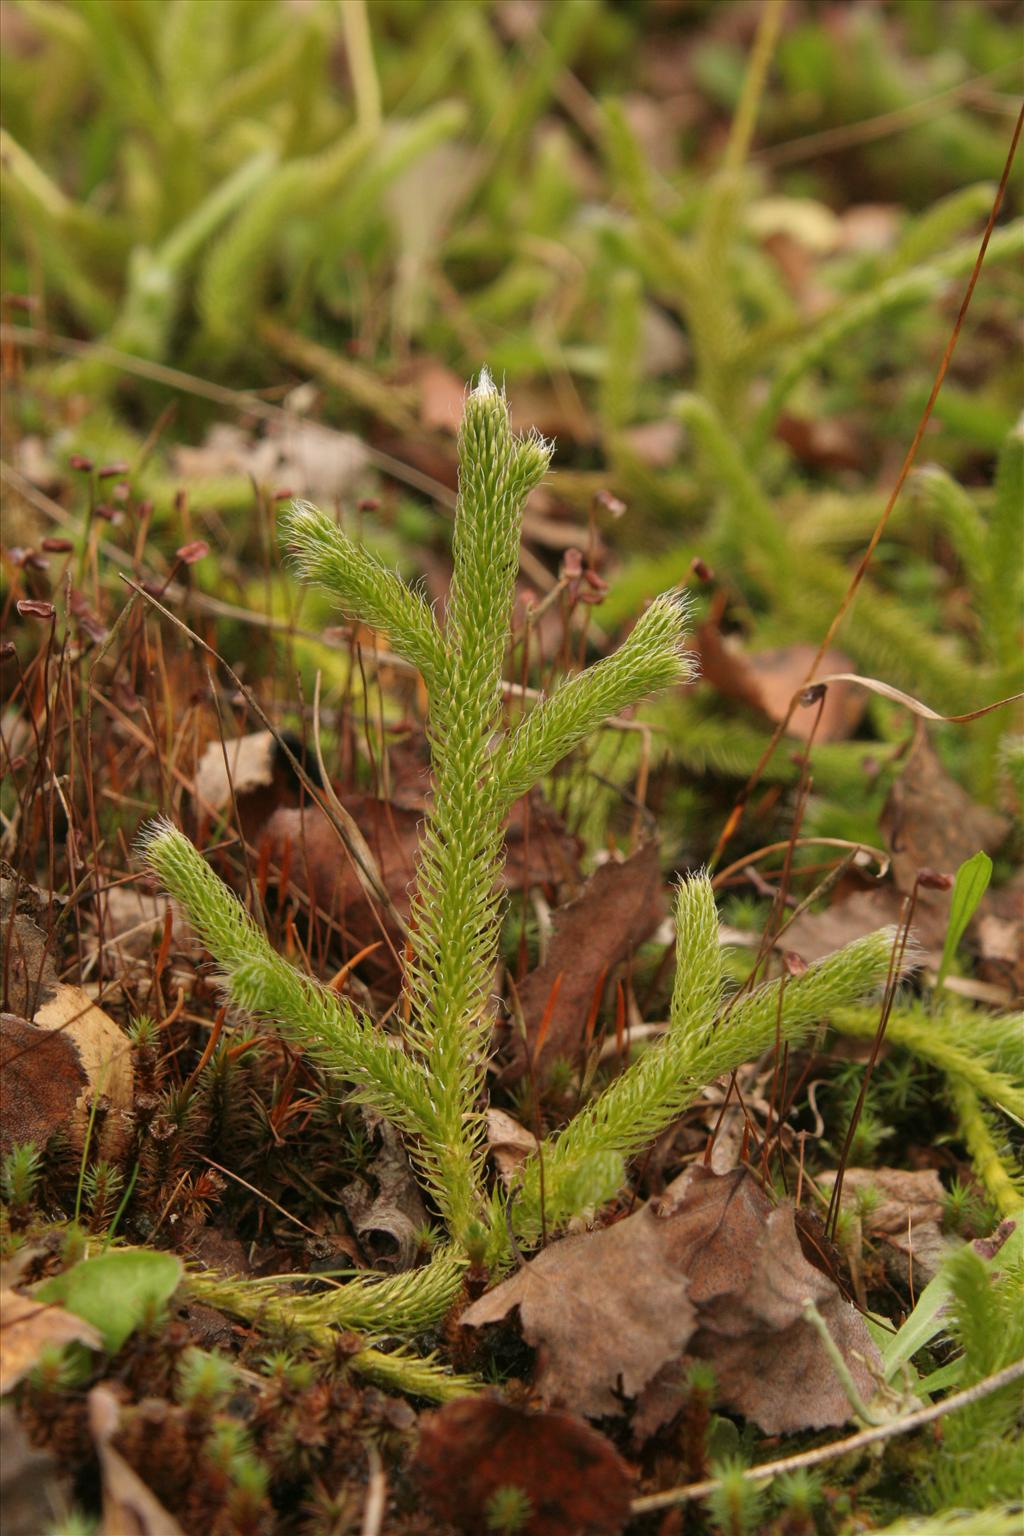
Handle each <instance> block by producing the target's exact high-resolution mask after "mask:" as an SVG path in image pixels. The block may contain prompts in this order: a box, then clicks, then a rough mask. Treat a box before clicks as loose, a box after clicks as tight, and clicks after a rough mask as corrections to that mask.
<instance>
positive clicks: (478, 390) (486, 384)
mask: <svg viewBox="0 0 1024 1536" xmlns="http://www.w3.org/2000/svg"><path fill="white" fill-rule="evenodd" d="M498 392H499V391H498V386H497V384H495V382H494V379H493V378H492V377H491V370H490V369H489V368H488V366H487V364H486V363H484V365H483V367H482V368H481V369H480V377H479V378H478V379H477V381H476V385H475V387H474V388H473V390H472V393H471V398H473V399H478V400H485V399H487V397H488V396H489V395H496V394H498Z"/></svg>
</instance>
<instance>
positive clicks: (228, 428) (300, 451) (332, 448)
mask: <svg viewBox="0 0 1024 1536" xmlns="http://www.w3.org/2000/svg"><path fill="white" fill-rule="evenodd" d="M172 462H173V466H174V470H175V472H176V473H177V474H178V475H180V476H182V478H183V479H185V480H189V481H196V480H198V481H200V482H201V481H203V480H209V479H213V480H221V479H224V478H225V477H229V476H231V475H240V476H244V477H245V478H246V479H251V480H255V481H256V483H257V484H258V485H261V486H265V487H267V488H268V489H269V490H278V489H283V490H288V491H290V492H291V494H292V495H293V496H308V497H309V498H310V500H312V501H320V502H327V503H328V504H330V503H331V502H334V501H336V500H338V498H339V497H342V496H347V495H349V494H350V493H351V491H352V490H353V489H354V487H355V485H356V484H357V482H358V480H359V477H360V476H361V475H362V474H363V472H364V470H365V469H366V466H367V464H368V462H369V455H368V453H367V449H366V445H365V443H363V442H362V441H361V440H360V439H359V438H358V437H355V436H353V434H352V433H350V432H336V431H335V430H334V429H333V428H332V427H325V426H321V425H320V423H319V422H315V421H304V420H303V419H302V418H301V417H298V416H296V417H293V418H291V419H289V420H288V421H281V422H277V421H274V422H271V423H270V424H269V425H268V427H267V429H266V433H265V435H264V436H263V437H254V436H253V435H252V434H251V433H249V432H246V431H244V430H243V429H242V428H241V427H238V426H235V425H233V424H232V423H230V422H217V423H216V424H215V425H214V426H212V427H211V428H210V431H209V433H208V435H207V438H206V442H205V443H204V444H203V446H202V447H200V448H186V447H183V446H182V447H178V448H176V449H175V451H174V454H173V456H172ZM200 489H201V488H200Z"/></svg>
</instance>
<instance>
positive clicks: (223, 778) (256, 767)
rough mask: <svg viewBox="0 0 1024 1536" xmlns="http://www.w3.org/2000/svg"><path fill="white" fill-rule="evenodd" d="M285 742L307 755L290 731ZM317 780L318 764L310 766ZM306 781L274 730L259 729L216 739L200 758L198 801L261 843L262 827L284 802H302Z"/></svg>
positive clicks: (203, 808) (205, 810)
mask: <svg viewBox="0 0 1024 1536" xmlns="http://www.w3.org/2000/svg"><path fill="white" fill-rule="evenodd" d="M283 739H284V741H285V742H286V744H287V746H288V747H289V748H290V750H291V751H292V752H294V753H295V755H296V757H297V758H299V759H300V760H301V759H302V758H303V757H304V755H305V754H304V751H303V747H302V743H301V742H300V741H299V740H298V738H297V737H295V736H293V735H292V734H291V733H290V732H285V734H284V737H283ZM305 767H306V770H307V772H309V773H310V776H311V777H312V779H313V781H314V782H315V783H319V774H318V772H317V770H316V769H315V768H313V769H311V768H310V765H309V764H308V763H307V764H305ZM299 799H300V785H299V781H298V778H297V776H296V773H295V770H294V768H293V767H292V765H291V763H290V762H289V760H288V757H287V755H286V754H285V752H284V751H283V750H282V748H281V746H280V744H279V742H278V741H277V739H276V737H275V736H274V735H273V733H272V732H271V731H253V732H251V733H250V734H249V735H247V736H238V737H235V738H234V740H232V741H228V742H225V743H223V744H222V743H221V742H220V741H219V740H218V741H211V742H210V743H209V745H208V746H207V748H206V750H205V751H204V752H203V755H202V757H201V758H200V759H199V766H198V767H197V769H196V777H195V803H196V805H197V807H198V809H199V810H200V811H201V812H203V813H204V814H205V815H207V816H209V815H210V814H212V813H216V812H220V813H222V814H225V815H227V816H229V817H230V819H231V820H232V821H234V820H235V813H236V812H237V820H238V824H239V826H240V828H241V831H242V834H243V836H245V837H246V838H248V839H249V841H250V842H252V841H255V839H256V838H257V837H258V835H259V833H260V831H261V829H262V828H263V827H264V826H265V825H266V823H267V821H268V820H269V819H270V817H271V816H272V815H273V813H274V811H276V810H278V809H279V808H280V807H281V806H297V805H298V804H299Z"/></svg>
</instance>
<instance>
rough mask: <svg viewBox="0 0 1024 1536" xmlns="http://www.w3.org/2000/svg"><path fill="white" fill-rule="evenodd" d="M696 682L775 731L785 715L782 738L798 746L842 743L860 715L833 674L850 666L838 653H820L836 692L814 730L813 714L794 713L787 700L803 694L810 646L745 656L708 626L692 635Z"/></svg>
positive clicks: (859, 703) (854, 696) (853, 694)
mask: <svg viewBox="0 0 1024 1536" xmlns="http://www.w3.org/2000/svg"><path fill="white" fill-rule="evenodd" d="M695 638H696V642H697V653H698V656H699V658H700V668H701V677H702V679H703V680H704V681H705V682H706V683H710V684H711V686H712V687H713V688H716V689H717V690H718V692H719V693H721V694H723V695H724V697H725V698H727V699H736V700H737V701H738V702H739V703H741V704H747V705H749V707H750V708H751V709H756V710H758V711H759V712H760V713H761V714H763V715H766V716H767V717H768V719H769V720H772V721H773V722H774V723H775V724H776V725H779V724H781V722H782V721H783V720H785V719H786V717H787V715H789V717H790V718H789V722H788V724H787V726H786V734H787V735H789V736H795V737H797V738H798V739H799V740H801V741H807V740H809V739H810V736H811V733H812V731H814V739H815V740H816V741H846V740H848V738H849V737H850V736H852V735H853V733H854V731H855V730H856V729H857V726H858V725H859V724H860V722H861V719H862V718H863V715H864V709H865V700H864V699H863V698H861V697H860V696H859V694H858V693H857V690H856V689H855V688H854V687H853V686H852V685H851V683H849V682H847V683H846V684H845V685H844V684H842V683H841V682H840V681H839V679H840V677H841V676H843V677H845V676H846V674H840V673H839V670H838V669H839V668H842V667H846V666H849V665H850V662H849V658H848V657H846V656H844V655H843V654H842V652H841V651H826V653H825V656H824V657H823V661H825V662H827V663H828V665H829V666H831V667H833V668H835V669H836V671H835V677H836V686H835V687H830V688H829V689H828V692H827V693H826V695H825V701H824V703H823V705H822V709H821V720H820V722H819V724H818V727H817V730H816V731H815V730H814V725H815V718H816V717H815V713H812V712H811V711H809V710H794V711H793V712H792V714H790V704H791V702H792V699H793V695H794V694H795V693H797V692H798V691H799V690H800V689H802V688H803V686H804V684H805V682H806V680H807V674H808V672H809V670H810V667H811V663H812V662H813V661H814V659H815V656H816V654H817V653H816V651H815V649H814V647H813V646H812V645H786V646H780V647H778V648H776V649H775V650H770V651H761V652H753V653H751V652H748V651H746V650H744V649H743V647H742V646H741V645H740V644H739V643H738V641H736V640H735V639H734V638H733V637H732V636H724V635H723V634H722V632H721V630H720V629H719V628H718V625H717V624H715V623H713V622H711V621H708V622H707V623H704V624H701V625H700V626H699V628H698V630H697V633H696V637H695Z"/></svg>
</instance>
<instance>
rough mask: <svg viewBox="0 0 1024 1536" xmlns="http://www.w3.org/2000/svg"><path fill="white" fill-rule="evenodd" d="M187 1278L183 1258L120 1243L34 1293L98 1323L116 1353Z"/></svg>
mask: <svg viewBox="0 0 1024 1536" xmlns="http://www.w3.org/2000/svg"><path fill="white" fill-rule="evenodd" d="M181 1277H182V1266H181V1261H180V1260H179V1259H176V1258H175V1257H174V1255H173V1254H171V1253H152V1252H149V1251H147V1250H146V1249H142V1248H117V1249H114V1250H112V1251H111V1252H110V1253H101V1254H98V1255H97V1257H96V1258H94V1259H83V1260H82V1262H81V1263H80V1264H76V1265H75V1266H74V1267H73V1268H72V1269H68V1270H65V1272H64V1273H63V1274H62V1275H54V1276H53V1278H52V1279H50V1280H44V1282H43V1284H42V1285H41V1286H39V1287H38V1288H37V1289H36V1291H35V1293H34V1294H35V1295H36V1297H37V1298H38V1299H39V1300H40V1301H55V1302H58V1303H59V1304H60V1305H61V1306H62V1307H64V1308H65V1309H66V1310H67V1311H68V1312H73V1313H74V1314H75V1316H76V1317H83V1318H85V1320H86V1322H88V1323H92V1324H93V1326H94V1327H95V1328H98V1329H99V1332H100V1334H101V1336H102V1339H103V1346H104V1348H105V1349H106V1350H107V1351H108V1353H110V1354H112V1355H114V1354H116V1353H117V1351H118V1350H119V1349H120V1348H121V1345H122V1344H123V1343H124V1341H125V1340H126V1339H127V1338H128V1337H129V1335H130V1334H132V1333H134V1331H135V1329H136V1328H138V1327H139V1326H140V1324H141V1323H143V1322H145V1320H146V1318H147V1317H149V1316H150V1315H151V1313H152V1311H153V1310H154V1308H156V1307H159V1306H162V1305H163V1303H164V1302H165V1301H167V1300H169V1298H170V1297H171V1296H173V1294H174V1292H175V1290H176V1289H177V1286H178V1284H179V1282H180V1280H181Z"/></svg>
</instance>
